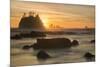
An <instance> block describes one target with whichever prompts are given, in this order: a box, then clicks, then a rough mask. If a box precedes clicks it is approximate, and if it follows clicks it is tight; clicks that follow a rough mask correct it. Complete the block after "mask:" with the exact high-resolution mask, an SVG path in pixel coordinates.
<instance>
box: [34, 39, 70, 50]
mask: <svg viewBox="0 0 100 67" xmlns="http://www.w3.org/2000/svg"><path fill="white" fill-rule="evenodd" d="M70 47H71V41H70V40H69V39H67V38H52V39H37V43H36V44H33V48H34V49H52V48H54V49H56V48H70Z"/></svg>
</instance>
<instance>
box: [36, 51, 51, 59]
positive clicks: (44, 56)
mask: <svg viewBox="0 0 100 67" xmlns="http://www.w3.org/2000/svg"><path fill="white" fill-rule="evenodd" d="M48 58H51V57H50V56H49V55H48V54H47V53H46V52H45V51H43V50H40V51H39V52H38V54H37V59H38V60H46V59H48Z"/></svg>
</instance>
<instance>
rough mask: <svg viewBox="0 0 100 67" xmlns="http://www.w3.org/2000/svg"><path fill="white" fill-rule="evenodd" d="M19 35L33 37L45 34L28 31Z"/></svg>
mask: <svg viewBox="0 0 100 67" xmlns="http://www.w3.org/2000/svg"><path fill="white" fill-rule="evenodd" d="M20 36H22V37H24V38H33V37H45V36H46V34H45V33H43V32H38V31H32V32H30V33H21V34H20Z"/></svg>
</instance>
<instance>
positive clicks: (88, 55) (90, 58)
mask: <svg viewBox="0 0 100 67" xmlns="http://www.w3.org/2000/svg"><path fill="white" fill-rule="evenodd" d="M84 58H85V59H86V60H87V61H94V60H95V55H93V54H91V53H89V52H87V53H85V55H84Z"/></svg>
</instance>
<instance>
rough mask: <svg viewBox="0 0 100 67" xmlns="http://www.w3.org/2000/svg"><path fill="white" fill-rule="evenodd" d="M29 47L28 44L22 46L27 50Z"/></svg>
mask: <svg viewBox="0 0 100 67" xmlns="http://www.w3.org/2000/svg"><path fill="white" fill-rule="evenodd" d="M30 48H31V47H30V46H29V45H25V46H23V47H22V49H24V50H28V49H30Z"/></svg>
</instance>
